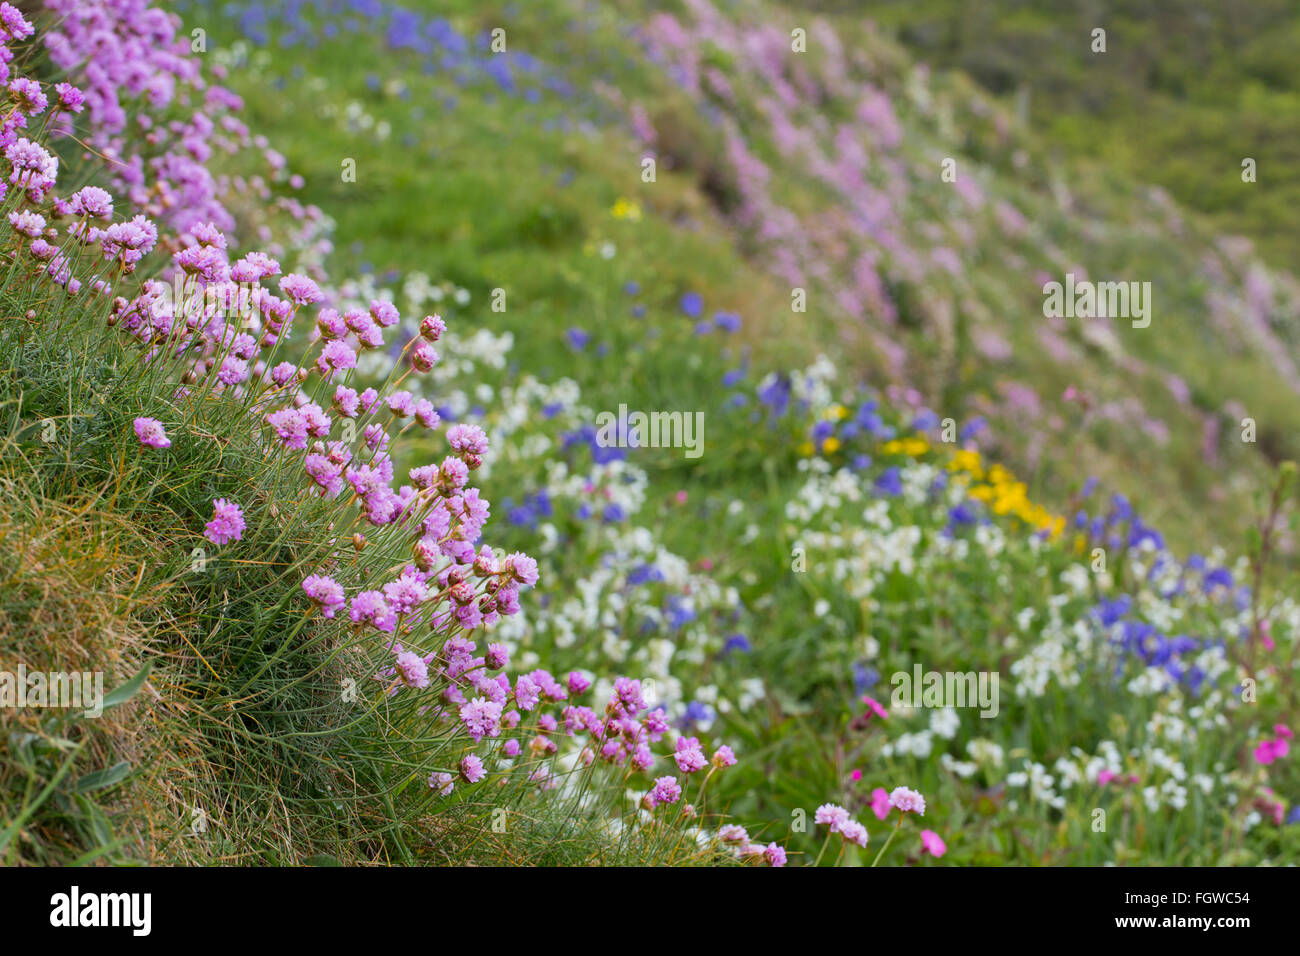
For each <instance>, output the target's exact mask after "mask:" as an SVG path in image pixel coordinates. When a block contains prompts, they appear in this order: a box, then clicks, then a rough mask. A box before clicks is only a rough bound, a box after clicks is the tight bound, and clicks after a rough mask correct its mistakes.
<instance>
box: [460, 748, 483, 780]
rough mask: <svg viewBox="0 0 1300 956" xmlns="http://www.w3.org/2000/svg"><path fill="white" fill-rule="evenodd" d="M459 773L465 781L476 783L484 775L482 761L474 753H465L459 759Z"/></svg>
mask: <svg viewBox="0 0 1300 956" xmlns="http://www.w3.org/2000/svg"><path fill="white" fill-rule="evenodd" d="M460 775H461V777H462V778H463V779H464V780H465V782H466V783H478V782H479V781H480V780H482V779H483V777H484V776H486V773H485V771H484V770H483V761H482V760H479V758H478V757H476V756H475V755H474V754H467V755H466V756H465V757H463V758H461V761H460Z"/></svg>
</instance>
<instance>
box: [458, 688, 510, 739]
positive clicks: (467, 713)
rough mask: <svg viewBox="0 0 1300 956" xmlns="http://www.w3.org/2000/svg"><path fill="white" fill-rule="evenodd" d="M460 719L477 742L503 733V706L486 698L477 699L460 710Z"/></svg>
mask: <svg viewBox="0 0 1300 956" xmlns="http://www.w3.org/2000/svg"><path fill="white" fill-rule="evenodd" d="M460 719H461V721H462V722H463V723H464V724H465V729H466V730H467V731H469V735H470V736H471V737H473V738H474V739H475V740H481V739H482V738H484V737H495V736H496V735H497V734H499V733H500V732H501V705H500V704H498V703H496V701H491V700H488V699H487V698H486V697H475V698H474V699H473V700H471V701H470V702H469V703H467V704H465V705H463V706H462V707H461V708H460Z"/></svg>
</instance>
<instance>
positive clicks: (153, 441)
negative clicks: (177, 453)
mask: <svg viewBox="0 0 1300 956" xmlns="http://www.w3.org/2000/svg"><path fill="white" fill-rule="evenodd" d="M135 437H136V438H138V439H140V444H141V445H147V446H148V447H149V448H170V447H171V446H172V443H171V439H170V438H168V437H167V433H166V432H165V431H164V430H163V425H162V422H160V421H158V419H156V418H137V419H136V420H135Z"/></svg>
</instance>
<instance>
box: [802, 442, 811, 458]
mask: <svg viewBox="0 0 1300 956" xmlns="http://www.w3.org/2000/svg"><path fill="white" fill-rule="evenodd" d="M812 453H813V443H812V442H810V441H806V442H804V443H803V444H802V445H800V446H799V454H801V455H803V456H804V457H805V458H807V457H808V456H809V455H811V454H812Z"/></svg>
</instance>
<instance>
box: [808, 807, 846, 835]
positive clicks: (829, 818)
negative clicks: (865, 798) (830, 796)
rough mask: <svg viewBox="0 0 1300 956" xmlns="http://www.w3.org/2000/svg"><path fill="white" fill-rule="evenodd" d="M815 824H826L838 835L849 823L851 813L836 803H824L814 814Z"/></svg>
mask: <svg viewBox="0 0 1300 956" xmlns="http://www.w3.org/2000/svg"><path fill="white" fill-rule="evenodd" d="M813 822H814V823H819V824H824V825H825V826H828V827H830V828H831V832H832V833H838V832H839V831H840V828H841V827H842V826H844V824H846V823H848V822H849V811H847V810H845V809H844V808H843V807H841V806H839V805H838V804H834V803H823V804H822V805H821V806H820V807H818V808H817V812H816V813H815V814H813Z"/></svg>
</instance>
